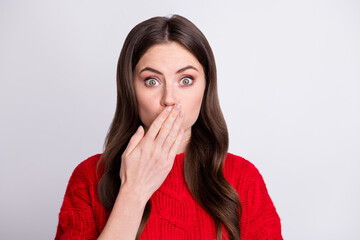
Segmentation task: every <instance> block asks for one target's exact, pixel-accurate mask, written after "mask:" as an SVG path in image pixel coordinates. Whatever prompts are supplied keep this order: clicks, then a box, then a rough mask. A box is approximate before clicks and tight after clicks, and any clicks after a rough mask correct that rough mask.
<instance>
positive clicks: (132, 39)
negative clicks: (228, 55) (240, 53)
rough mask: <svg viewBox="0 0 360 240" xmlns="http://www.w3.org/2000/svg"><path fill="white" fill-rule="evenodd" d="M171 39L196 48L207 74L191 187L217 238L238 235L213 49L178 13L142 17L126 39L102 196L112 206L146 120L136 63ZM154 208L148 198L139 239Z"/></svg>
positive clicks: (189, 158) (189, 166) (187, 169)
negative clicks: (124, 161) (128, 153)
mask: <svg viewBox="0 0 360 240" xmlns="http://www.w3.org/2000/svg"><path fill="white" fill-rule="evenodd" d="M167 42H177V43H179V44H181V45H182V46H184V47H185V48H186V49H187V50H188V51H189V52H191V53H192V54H193V55H194V56H195V57H196V58H197V60H198V61H199V62H200V64H201V65H202V66H203V68H204V72H205V78H206V87H205V92H204V97H203V101H202V105H201V109H200V114H199V117H198V119H197V121H196V122H195V124H194V125H193V126H192V129H191V139H190V142H189V144H188V146H187V149H186V154H185V159H184V175H185V181H186V184H187V187H188V188H189V190H190V193H191V194H192V196H193V197H194V199H196V201H197V202H198V203H199V204H200V206H202V208H203V209H204V210H205V211H207V212H208V213H209V214H210V216H212V218H213V219H214V222H215V226H216V232H217V239H218V240H220V239H221V238H222V226H224V227H225V229H226V230H227V232H228V235H229V238H230V239H231V240H239V239H240V215H241V205H240V201H239V197H238V194H237V192H236V191H235V190H234V189H233V188H232V186H231V185H230V184H229V183H228V182H227V181H226V179H225V177H224V175H223V167H224V162H225V158H226V154H227V150H228V144H229V139H228V130H227V127H226V123H225V120H224V117H223V114H222V112H221V109H220V104H219V100H218V93H217V83H216V82H217V76H216V65H215V59H214V55H213V52H212V50H211V48H210V45H209V43H208V41H207V40H206V38H205V36H204V35H203V34H202V32H201V31H200V30H199V29H198V28H197V27H196V26H195V25H194V24H193V23H192V22H190V21H189V20H187V19H186V18H184V17H182V16H179V15H173V16H171V17H154V18H151V19H148V20H146V21H144V22H141V23H139V24H138V25H136V26H135V27H134V28H133V29H132V30H131V31H130V33H129V34H128V36H127V38H126V39H125V42H124V45H123V48H122V50H121V53H120V57H119V61H118V65H117V105H116V111H115V116H114V119H113V121H112V123H111V125H110V128H109V131H108V133H107V136H106V139H105V143H104V152H103V154H102V156H101V158H100V161H99V165H98V167H99V166H100V164H102V171H103V172H102V175H101V178H100V181H99V184H98V195H99V199H100V201H101V202H102V204H103V205H104V207H105V208H106V209H108V210H111V209H112V207H113V205H114V203H115V199H116V197H117V195H118V192H119V189H120V185H121V179H120V177H119V171H120V165H121V155H122V153H123V152H124V150H125V148H126V146H127V144H128V142H129V140H130V138H131V136H132V135H133V134H134V132H135V131H136V129H137V128H138V126H139V125H140V124H142V123H141V120H140V118H139V115H138V105H137V100H136V96H135V90H134V83H133V72H134V69H135V66H136V64H137V63H138V61H139V60H140V58H141V56H142V55H143V54H144V53H145V52H146V51H147V50H148V49H149V48H150V47H151V46H153V45H155V44H162V43H167ZM98 169H99V168H98ZM150 212H151V206H150V201H148V203H147V204H146V207H145V210H144V214H143V216H142V220H141V223H140V226H139V229H138V233H137V239H138V238H139V237H140V235H141V233H142V231H143V229H144V227H145V225H146V222H147V220H148V219H149V216H150Z"/></svg>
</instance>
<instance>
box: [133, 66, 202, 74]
mask: <svg viewBox="0 0 360 240" xmlns="http://www.w3.org/2000/svg"><path fill="white" fill-rule="evenodd" d="M188 69H193V70H195V71H197V72H198V71H199V70H198V69H197V68H196V67H193V66H191V65H188V66H186V67H183V68H180V69H179V70H177V72H176V73H177V74H178V73H182V72H184V71H186V70H188ZM144 71H150V72H153V73H156V74H160V75H164V74H162V72H160V71H158V70H156V69H154V68H151V67H145V68H143V69H142V70H141V71H140V72H139V74H140V73H142V72H144Z"/></svg>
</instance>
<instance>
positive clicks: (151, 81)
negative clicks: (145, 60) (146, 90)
mask: <svg viewBox="0 0 360 240" xmlns="http://www.w3.org/2000/svg"><path fill="white" fill-rule="evenodd" d="M145 84H146V85H148V86H150V87H155V86H157V85H159V82H158V80H156V79H155V78H148V79H146V80H145Z"/></svg>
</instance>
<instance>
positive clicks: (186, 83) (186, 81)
mask: <svg viewBox="0 0 360 240" xmlns="http://www.w3.org/2000/svg"><path fill="white" fill-rule="evenodd" d="M193 81H194V80H193V79H192V78H191V77H184V78H182V79H181V80H180V85H182V86H189V85H191V84H192V82H193Z"/></svg>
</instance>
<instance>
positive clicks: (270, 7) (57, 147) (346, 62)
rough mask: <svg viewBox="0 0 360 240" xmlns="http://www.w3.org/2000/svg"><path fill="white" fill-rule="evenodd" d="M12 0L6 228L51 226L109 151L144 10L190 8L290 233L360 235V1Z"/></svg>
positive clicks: (229, 113)
mask: <svg viewBox="0 0 360 240" xmlns="http://www.w3.org/2000/svg"><path fill="white" fill-rule="evenodd" d="M124 2H125V1H89V0H87V1H73V0H72V1H54V0H53V1H45V0H44V1H25V0H23V1H4V0H2V1H0V80H1V86H0V106H1V118H0V119H1V124H0V157H1V162H0V164H1V165H0V194H1V197H0V199H1V200H0V201H1V204H0V239H7V240H9V239H52V238H53V237H54V235H55V231H56V225H57V221H58V220H57V217H58V212H59V209H60V206H61V203H62V199H63V195H64V192H65V188H66V185H67V181H68V179H69V177H70V175H71V172H72V171H73V169H74V168H75V167H76V165H77V164H78V163H79V162H81V161H83V160H85V159H86V158H88V157H89V156H91V155H94V154H96V153H101V152H102V146H103V141H104V138H105V135H106V132H107V130H108V127H109V125H110V122H111V120H112V117H113V114H114V111H115V101H116V83H115V70H116V63H117V58H118V56H119V52H120V49H121V47H122V44H123V41H124V39H125V36H126V35H127V33H128V32H129V31H130V29H131V28H132V27H133V26H135V24H137V23H139V22H140V21H143V20H145V19H147V18H149V17H153V16H158V15H160V16H164V15H168V14H172V13H178V14H181V15H184V16H185V17H187V18H189V19H190V20H191V21H193V22H194V23H195V24H196V25H197V26H198V27H199V28H200V29H201V30H202V31H203V32H204V34H205V35H206V36H207V38H208V40H209V42H210V44H211V46H212V48H213V50H214V53H215V57H216V61H217V66H218V79H219V91H220V93H219V95H220V96H219V97H220V101H221V106H222V109H223V112H224V114H225V118H226V120H227V123H228V127H229V131H230V152H233V153H235V154H238V155H241V156H243V157H245V158H246V159H248V160H250V161H251V162H253V163H254V164H255V165H256V166H257V167H258V169H259V170H260V172H261V173H262V175H263V177H264V179H265V182H266V183H267V187H268V190H269V193H270V195H271V197H272V199H273V201H274V203H275V206H276V208H277V210H278V213H279V215H280V217H281V220H282V227H283V236H284V238H285V239H360V228H359V223H360V204H359V196H360V177H359V175H358V174H357V173H358V172H359V169H360V164H359V160H360V159H359V155H360V146H359V143H360V141H359V140H360V137H359V136H360V126H359V120H360V94H359V90H360V83H359V81H360V68H359V67H360V44H359V43H360V3H359V1H347V0H333V1H330V0H329V1H320V0H305V1H285V0H283V1H281V0H273V1H266V0H262V1H260V0H258V1H256V0H252V1H193V0H191V1H187V0H183V1H177V2H175V1H173V2H171V1H133V2H130V1H126V3H124Z"/></svg>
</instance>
